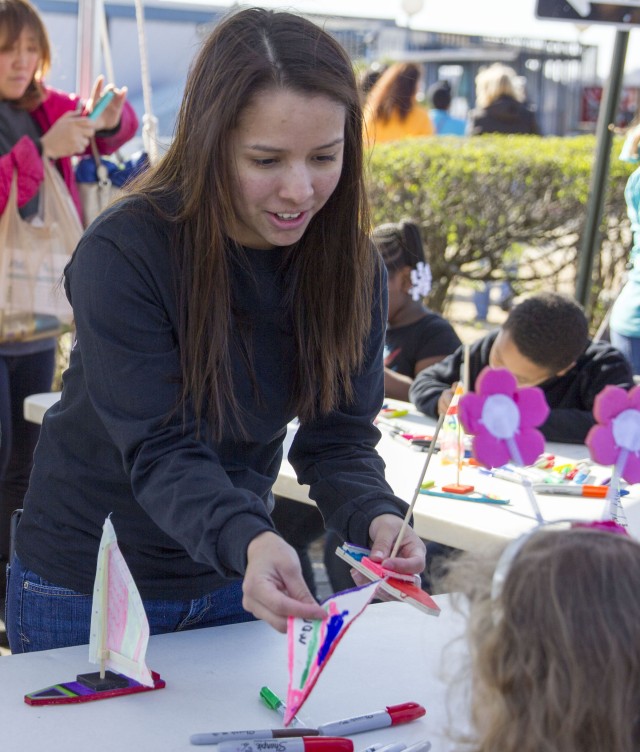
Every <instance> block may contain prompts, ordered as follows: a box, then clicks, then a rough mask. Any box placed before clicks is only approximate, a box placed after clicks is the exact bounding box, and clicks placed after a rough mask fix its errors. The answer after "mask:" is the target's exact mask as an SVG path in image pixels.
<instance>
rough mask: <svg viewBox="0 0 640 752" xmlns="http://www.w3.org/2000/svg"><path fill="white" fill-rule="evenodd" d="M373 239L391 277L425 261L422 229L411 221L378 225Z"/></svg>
mask: <svg viewBox="0 0 640 752" xmlns="http://www.w3.org/2000/svg"><path fill="white" fill-rule="evenodd" d="M371 237H372V238H373V242H374V243H375V245H376V248H377V249H378V251H379V252H380V255H381V256H382V260H383V261H384V265H385V266H386V267H387V272H388V273H389V274H390V275H392V274H395V273H396V272H398V271H399V270H400V269H403V268H404V267H405V266H409V267H411V269H415V268H416V266H417V264H419V263H420V262H421V261H422V262H424V260H425V257H424V247H423V245H422V238H421V237H420V228H419V227H418V225H417V224H416V223H415V222H412V221H411V220H410V219H403V220H401V221H400V222H388V223H386V224H383V225H378V226H377V227H376V228H374V230H373V232H372V234H371Z"/></svg>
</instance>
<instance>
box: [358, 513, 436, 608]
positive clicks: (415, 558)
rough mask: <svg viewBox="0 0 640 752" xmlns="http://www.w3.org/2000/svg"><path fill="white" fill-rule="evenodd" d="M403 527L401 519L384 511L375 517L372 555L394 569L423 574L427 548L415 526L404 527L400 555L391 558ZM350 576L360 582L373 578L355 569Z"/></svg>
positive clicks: (371, 531)
mask: <svg viewBox="0 0 640 752" xmlns="http://www.w3.org/2000/svg"><path fill="white" fill-rule="evenodd" d="M401 527H402V518H401V517H397V516H396V515H394V514H381V515H380V516H379V517H376V518H375V519H374V520H373V522H372V523H371V525H370V526H369V538H370V540H371V554H370V555H369V558H370V559H371V560H372V561H376V562H378V563H379V564H381V565H382V566H383V567H384V568H385V569H389V570H391V571H392V572H400V573H401V574H420V573H421V572H422V571H424V568H425V566H426V555H427V549H426V546H425V545H424V543H423V542H422V540H421V539H420V538H419V537H418V536H417V535H416V533H415V532H414V530H413V528H411V527H406V528H405V530H404V533H403V534H402V542H401V543H400V548H399V549H398V552H397V555H396V556H394V557H393V558H390V556H391V551H392V550H393V547H394V545H395V542H396V538H397V537H398V533H399V532H400V528H401ZM351 576H352V577H353V579H354V581H355V583H356V584H357V585H364V584H366V583H367V582H369V581H370V580H369V579H368V578H367V577H365V575H363V574H360V572H358V571H357V570H355V569H352V570H351ZM379 597H381V596H379Z"/></svg>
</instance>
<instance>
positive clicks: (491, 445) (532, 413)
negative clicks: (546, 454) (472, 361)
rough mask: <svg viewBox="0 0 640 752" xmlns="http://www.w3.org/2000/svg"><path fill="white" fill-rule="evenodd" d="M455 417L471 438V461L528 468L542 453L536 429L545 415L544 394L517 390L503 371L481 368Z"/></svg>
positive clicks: (542, 446) (497, 465)
mask: <svg viewBox="0 0 640 752" xmlns="http://www.w3.org/2000/svg"><path fill="white" fill-rule="evenodd" d="M458 414H459V416H460V420H461V422H462V425H463V426H464V429H465V431H466V432H467V433H469V434H472V435H473V454H474V456H475V458H476V459H477V460H478V462H481V463H482V464H483V465H486V466H487V467H500V466H501V465H504V464H506V463H507V462H515V463H516V464H517V465H530V464H531V463H533V462H534V461H535V460H536V459H537V458H538V457H539V456H540V454H542V452H543V451H544V437H543V436H542V434H541V433H540V431H538V430H536V426H539V425H540V424H541V423H544V421H545V420H546V419H547V416H548V415H549V406H548V405H547V401H546V399H545V396H544V392H543V391H542V389H539V388H538V387H523V388H522V389H518V385H517V382H516V379H515V377H514V376H513V374H512V373H511V372H510V371H507V370H506V369H504V368H497V369H494V368H489V367H486V368H484V369H483V370H482V372H481V373H480V375H479V376H478V378H477V380H476V390H475V392H470V393H468V394H465V395H464V396H463V397H462V398H461V399H460V405H459V409H458Z"/></svg>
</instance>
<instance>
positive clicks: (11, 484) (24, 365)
mask: <svg viewBox="0 0 640 752" xmlns="http://www.w3.org/2000/svg"><path fill="white" fill-rule="evenodd" d="M55 359H56V351H55V348H50V349H48V350H43V351H42V352H36V353H32V354H30V355H0V428H1V429H2V439H1V441H0V561H1V562H3V564H4V562H6V561H8V558H9V524H10V520H11V513H12V512H13V510H14V509H19V508H20V507H21V506H22V501H23V499H24V495H25V493H26V492H27V486H28V485H29V475H30V473H31V466H32V464H33V452H34V449H35V448H36V444H37V443H38V437H39V436H40V426H39V425H36V424H35V423H31V422H30V421H28V420H25V419H24V413H23V410H24V405H23V403H24V400H25V397H28V396H29V395H30V394H37V393H39V392H48V391H49V390H50V389H51V382H52V381H53V374H54V369H55ZM3 593H4V579H2V580H1V581H0V594H3Z"/></svg>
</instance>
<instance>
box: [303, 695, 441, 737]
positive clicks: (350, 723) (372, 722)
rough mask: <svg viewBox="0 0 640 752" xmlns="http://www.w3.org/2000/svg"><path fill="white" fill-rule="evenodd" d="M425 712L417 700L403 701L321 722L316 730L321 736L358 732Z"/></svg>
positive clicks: (381, 726)
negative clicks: (337, 719)
mask: <svg viewBox="0 0 640 752" xmlns="http://www.w3.org/2000/svg"><path fill="white" fill-rule="evenodd" d="M426 712H427V711H426V710H425V709H424V708H423V707H422V705H418V703H417V702H405V703H403V704H402V705H389V706H388V707H387V708H386V709H385V710H379V711H377V712H375V713H368V714H367V715H360V716H356V717H355V718H345V719H344V720H341V721H333V722H331V723H323V724H321V725H320V726H318V731H319V732H320V734H322V735H323V736H327V735H334V734H337V735H340V736H342V735H344V734H359V733H361V732H363V731H373V730H374V729H379V728H387V726H397V725H399V724H401V723H408V722H409V721H415V720H416V719H417V718H421V717H422V716H423V715H424V714H425V713H426Z"/></svg>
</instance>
